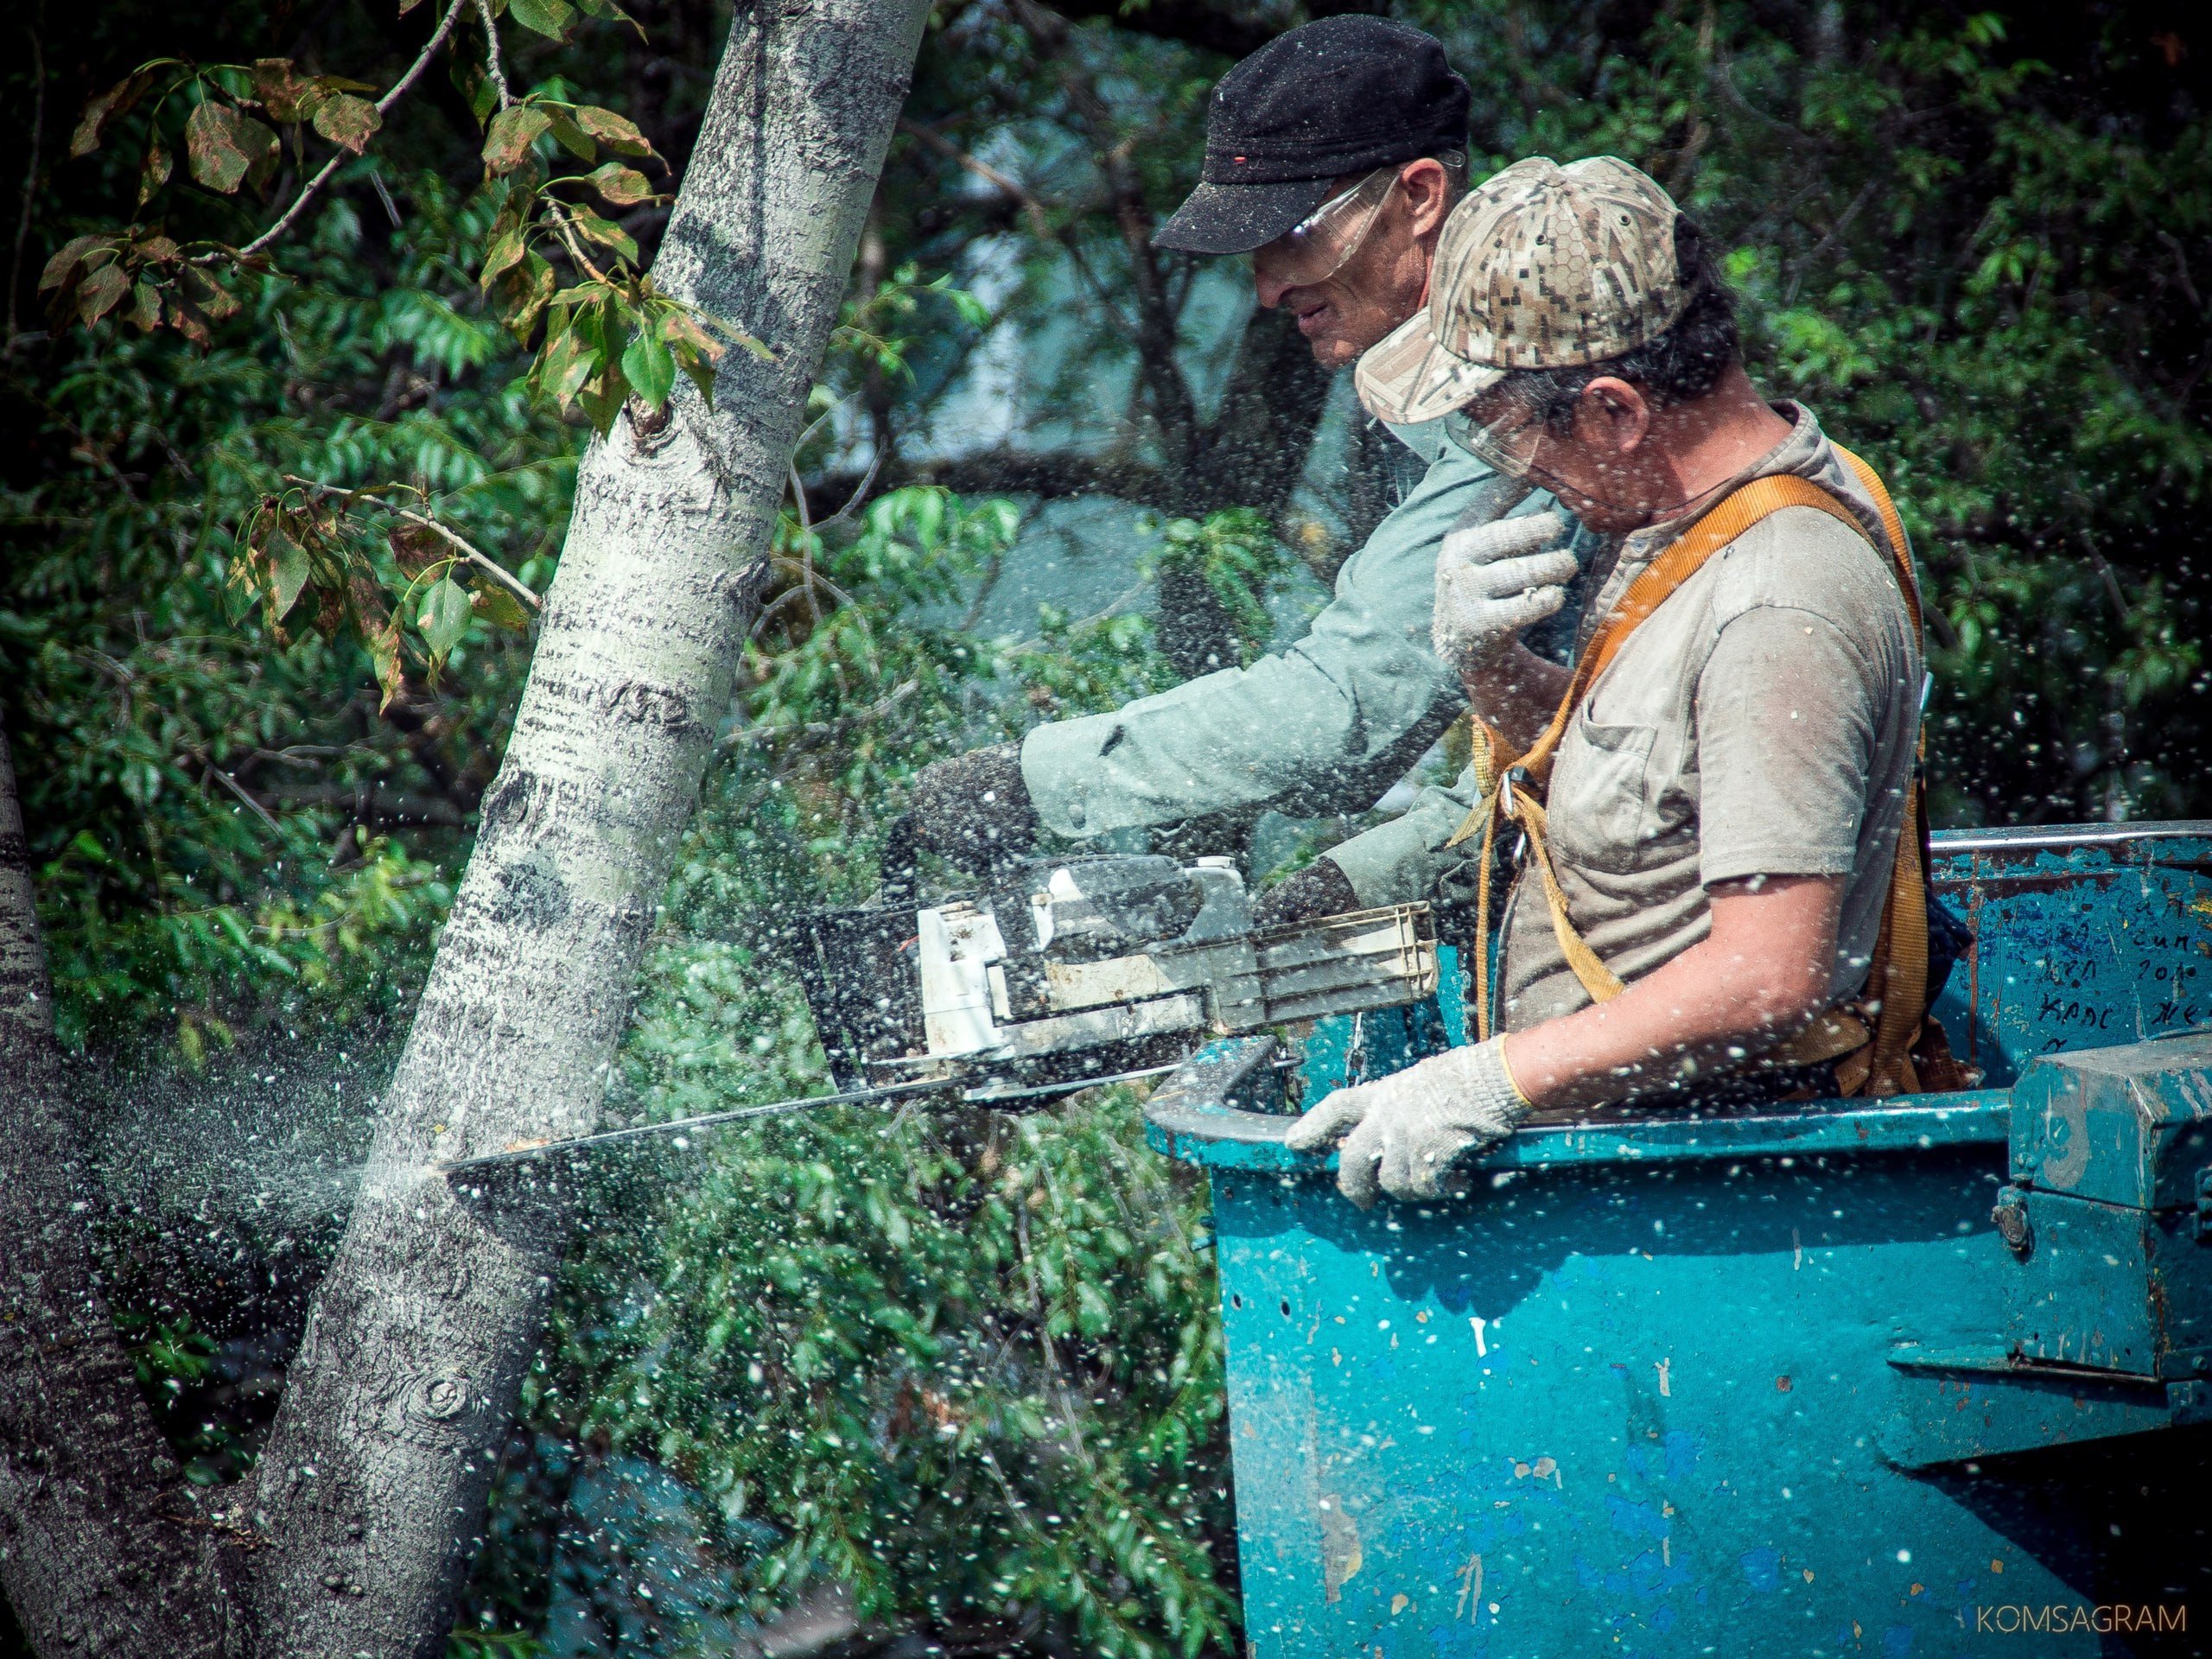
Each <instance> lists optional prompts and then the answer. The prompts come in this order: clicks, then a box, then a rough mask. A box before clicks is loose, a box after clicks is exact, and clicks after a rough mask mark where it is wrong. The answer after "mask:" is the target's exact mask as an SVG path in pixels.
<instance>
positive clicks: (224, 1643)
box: [0, 734, 232, 1659]
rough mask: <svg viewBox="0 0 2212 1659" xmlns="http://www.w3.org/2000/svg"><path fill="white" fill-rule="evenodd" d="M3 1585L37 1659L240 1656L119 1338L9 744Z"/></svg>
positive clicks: (1, 1210)
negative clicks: (96, 1246)
mask: <svg viewBox="0 0 2212 1659" xmlns="http://www.w3.org/2000/svg"><path fill="white" fill-rule="evenodd" d="M0 1077H4V1078H5V1079H6V1083H5V1085H4V1088H5V1092H4V1093H0V1586H4V1587H5V1589H6V1591H7V1596H8V1601H9V1605H10V1606H12V1607H13V1608H14V1609H15V1613H16V1622H17V1623H18V1624H21V1625H22V1630H23V1633H24V1635H25V1636H27V1637H29V1639H30V1643H31V1646H32V1648H33V1649H35V1651H36V1652H37V1653H38V1655H39V1656H40V1659H58V1656H60V1655H64V1654H68V1655H90V1654H99V1655H104V1656H105V1655H114V1656H116V1659H171V1656H176V1659H217V1656H220V1655H222V1654H225V1653H226V1652H228V1651H231V1650H232V1649H230V1647H229V1645H228V1643H229V1640H230V1638H229V1635H228V1631H229V1628H230V1622H229V1614H230V1609H229V1606H228V1604H227V1602H226V1599H225V1597H224V1595H223V1589H222V1583H221V1577H220V1573H219V1564H218V1562H217V1560H216V1559H215V1552H214V1546H213V1537H214V1535H213V1530H212V1529H210V1528H209V1527H208V1526H207V1524H206V1523H205V1522H203V1521H202V1520H201V1518H200V1516H199V1514H198V1512H197V1511H196V1510H195V1508H194V1505H193V1503H192V1502H191V1500H190V1499H189V1498H188V1497H187V1496H186V1490H185V1485H184V1480H183V1471H182V1470H181V1469H180V1468H179V1467H178V1466H177V1463H176V1459H175V1458H173V1457H172V1456H171V1455H170V1453H169V1448H168V1443H167V1442H166V1441H165V1440H162V1435H161V1431H160V1430H159V1429H157V1428H156V1427H155V1426H154V1418H153V1414H152V1413H151V1412H150V1411H149V1410H148V1409H147V1408H146V1401H145V1397H144V1396H143V1395H141V1394H140V1393H139V1391H138V1381H137V1376H135V1375H134V1374H133V1372H132V1370H131V1364H130V1356H129V1355H127V1354H126V1353H124V1351H123V1344H122V1343H121V1342H120V1341H118V1339H117V1337H116V1332H115V1325H114V1324H113V1322H112V1321H111V1319H110V1318H109V1316H108V1308H107V1301H106V1299H105V1297H104V1296H102V1295H101V1294H100V1288H99V1281H98V1279H97V1277H96V1275H95V1274H94V1272H93V1266H92V1241H91V1238H90V1236H89V1235H88V1234H87V1233H86V1227H85V1218H86V1213H87V1210H88V1206H89V1205H90V1203H91V1202H92V1183H91V1182H90V1180H89V1179H87V1177H86V1172H85V1169H84V1167H83V1166H82V1164H81V1162H80V1160H79V1151H78V1147H77V1144H76V1136H75V1135H74V1133H73V1128H72V1126H71V1124H70V1122H69V1119H68V1115H67V1109H66V1108H65V1106H64V1104H63V1102H62V1098H61V1087H60V1083H61V1078H60V1056H59V1055H58V1053H57V1052H56V1051H55V1048H54V998H53V995H52V989H51V987H50V986H49V985H48V980H47V971H46V949H45V944H44V942H43V941H42V940H41V938H40V935H39V926H38V912H37V910H36V908H35V906H34V905H33V903H32V895H31V877H30V867H29V858H28V852H27V849H26V846H25V842H24V837H23V819H22V808H21V805H20V804H19V803H18V801H17V799H16V777H15V772H14V769H13V767H12V766H10V761H9V756H8V742H7V738H6V735H5V734H0Z"/></svg>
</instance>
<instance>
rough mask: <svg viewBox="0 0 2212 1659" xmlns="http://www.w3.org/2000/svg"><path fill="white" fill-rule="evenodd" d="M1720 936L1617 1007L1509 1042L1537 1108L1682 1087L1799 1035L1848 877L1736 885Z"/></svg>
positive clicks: (1819, 997)
mask: <svg viewBox="0 0 2212 1659" xmlns="http://www.w3.org/2000/svg"><path fill="white" fill-rule="evenodd" d="M1729 887H1731V888H1732V889H1733V891H1730V892H1728V893H1726V894H1725V895H1721V894H1716V896H1715V898H1714V900H1713V931H1712V932H1711V933H1710V934H1709V935H1707V937H1706V938H1704V939H1703V940H1701V941H1700V942H1699V943H1698V944H1694V945H1692V946H1691V947H1690V948H1689V949H1688V950H1685V951H1683V952H1682V953H1681V955H1680V956H1678V957H1675V958H1674V959H1673V960H1672V961H1671V962H1669V963H1665V964H1664V965H1662V966H1661V967H1659V968H1656V969H1653V970H1652V971H1651V972H1650V973H1649V974H1647V975H1646V976H1644V977H1643V978H1642V979H1640V980H1638V981H1637V982H1636V983H1634V984H1633V985H1631V986H1630V987H1629V988H1627V989H1626V990H1624V991H1623V992H1622V993H1621V994H1620V995H1618V996H1617V997H1615V998H1614V999H1613V1000H1612V1001H1610V1002H1599V1003H1593V1004H1592V1006H1591V1007H1586V1008H1583V1009H1580V1011H1578V1012H1576V1013H1574V1014H1567V1015H1564V1016H1562V1017H1561V1018H1560V1019H1557V1020H1546V1021H1544V1023H1543V1024H1541V1025H1539V1026H1532V1027H1529V1029H1528V1030H1527V1031H1522V1032H1516V1033H1513V1035H1511V1036H1510V1037H1509V1038H1507V1039H1506V1042H1505V1059H1506V1064H1507V1065H1509V1066H1510V1068H1511V1069H1512V1072H1513V1077H1514V1080H1515V1081H1516V1083H1518V1084H1520V1086H1521V1090H1522V1093H1524V1094H1525V1095H1527V1096H1528V1097H1529V1100H1530V1101H1531V1102H1532V1103H1535V1104H1536V1105H1538V1106H1582V1105H1591V1104H1594V1103H1599V1102H1601V1101H1608V1100H1621V1099H1624V1098H1626V1097H1627V1096H1631V1095H1637V1094H1645V1093H1649V1092H1651V1091H1653V1090H1660V1089H1666V1088H1673V1087H1679V1086H1681V1085H1682V1084H1685V1083H1687V1082H1688V1081H1690V1080H1692V1079H1694V1078H1695V1077H1700V1076H1704V1075H1707V1074H1708V1073H1711V1072H1713V1071H1727V1070H1731V1069H1732V1068H1733V1067H1735V1066H1736V1065H1738V1064H1739V1063H1741V1062H1742V1061H1743V1060H1745V1058H1750V1057H1751V1056H1754V1055H1757V1054H1759V1053H1762V1052H1765V1051H1766V1050H1768V1049H1770V1048H1771V1047H1773V1046H1775V1045H1776V1044H1777V1043H1780V1042H1784V1041H1786V1040H1788V1039H1789V1038H1790V1037H1792V1036H1795V1035H1796V1033H1798V1032H1799V1031H1801V1030H1802V1029H1803V1028H1804V1027H1805V1026H1806V1025H1807V1024H1808V1023H1809V1022H1810V1021H1811V1020H1812V1018H1813V1016H1814V1015H1815V1014H1818V1013H1819V1012H1820V1011H1821V1007H1824V1006H1825V1004H1826V1002H1827V990H1828V969H1829V964H1830V963H1832V962H1833V961H1834V951H1835V937H1836V923H1837V916H1838V912H1839V911H1840V907H1841V903H1842V890H1843V883H1842V880H1841V879H1840V878H1836V877H1827V876H1770V877H1766V878H1764V879H1763V880H1758V881H1756V882H1750V883H1731V884H1729Z"/></svg>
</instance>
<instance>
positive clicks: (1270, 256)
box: [1253, 167, 1398, 288]
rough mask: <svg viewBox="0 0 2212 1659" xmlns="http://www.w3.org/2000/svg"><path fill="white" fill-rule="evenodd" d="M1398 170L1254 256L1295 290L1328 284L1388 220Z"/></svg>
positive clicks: (1328, 205)
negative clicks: (1377, 224)
mask: <svg viewBox="0 0 2212 1659" xmlns="http://www.w3.org/2000/svg"><path fill="white" fill-rule="evenodd" d="M1397 184H1398V169H1397V168H1395V167H1381V168H1376V170H1375V171H1374V172H1372V173H1370V174H1369V175H1367V176H1366V177H1365V178H1363V179H1362V180H1361V181H1359V182H1358V183H1357V184H1355V185H1353V186H1352V187H1351V188H1350V189H1348V190H1341V191H1338V193H1337V194H1335V195H1333V196H1331V197H1330V198H1329V199H1328V200H1326V201H1325V202H1323V203H1322V204H1321V205H1320V206H1319V207H1316V208H1315V209H1314V210H1313V212H1312V213H1308V214H1306V217H1305V218H1304V219H1300V220H1299V221H1298V223H1297V224H1295V225H1294V226H1291V227H1290V229H1288V230H1287V231H1285V232H1283V233H1282V234H1281V236H1279V237H1277V238H1275V239H1274V241H1272V242H1270V243H1268V245H1266V246H1265V247H1263V248H1262V249H1260V251H1258V252H1257V253H1255V255H1254V256H1253V258H1254V259H1255V261H1256V262H1264V263H1265V264H1266V265H1267V268H1268V275H1269V276H1271V277H1276V278H1278V279H1280V280H1281V281H1282V282H1284V283H1288V284H1289V285H1290V286H1291V287H1293V288H1307V287H1311V286H1312V285H1313V283H1325V282H1326V281H1328V279H1329V278H1330V277H1333V276H1335V275H1336V274H1337V273H1338V271H1339V270H1343V269H1344V264H1345V262H1346V261H1348V260H1349V259H1351V257H1352V255H1354V254H1355V253H1357V252H1358V251H1359V248H1360V245H1361V244H1362V243H1363V242H1364V241H1366V240H1367V238H1368V233H1369V232H1371V231H1372V230H1374V228H1375V221H1376V219H1379V218H1381V217H1382V214H1383V203H1384V202H1386V201H1388V200H1389V199H1390V192H1391V191H1392V190H1394V189H1395V188H1397Z"/></svg>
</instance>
